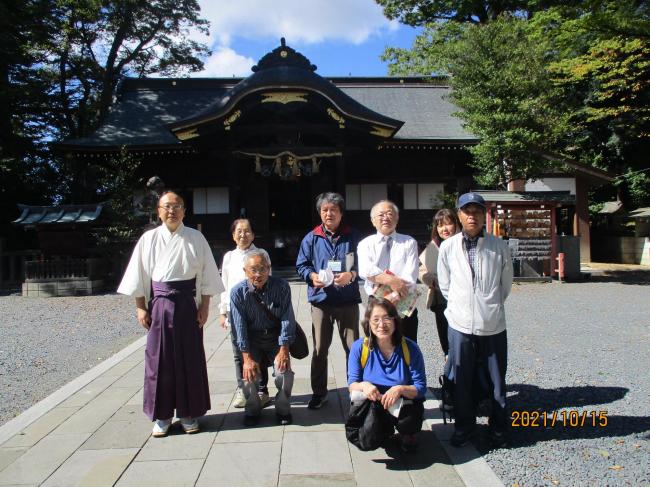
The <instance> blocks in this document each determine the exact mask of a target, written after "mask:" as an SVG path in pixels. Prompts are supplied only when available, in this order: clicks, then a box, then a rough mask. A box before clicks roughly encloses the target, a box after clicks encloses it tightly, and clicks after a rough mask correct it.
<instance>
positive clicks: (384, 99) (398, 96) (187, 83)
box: [60, 77, 477, 150]
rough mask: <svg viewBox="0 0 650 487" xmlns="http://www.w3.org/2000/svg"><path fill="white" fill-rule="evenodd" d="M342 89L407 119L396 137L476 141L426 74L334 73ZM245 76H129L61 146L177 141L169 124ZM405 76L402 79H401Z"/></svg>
mask: <svg viewBox="0 0 650 487" xmlns="http://www.w3.org/2000/svg"><path fill="white" fill-rule="evenodd" d="M330 80H331V82H332V83H333V84H335V85H336V86H337V87H338V88H339V89H340V90H341V91H342V92H343V93H345V94H346V95H347V96H349V97H350V99H351V100H354V101H356V102H358V103H360V104H361V105H363V106H365V107H366V108H367V109H369V110H372V111H374V112H377V113H380V114H382V115H384V116H386V117H389V118H392V119H397V120H401V121H403V122H404V124H403V125H402V126H401V128H400V129H399V130H398V132H397V133H396V134H395V136H394V137H393V139H392V140H393V141H395V142H400V141H428V142H436V141H440V142H458V143H469V144H472V143H475V142H477V138H476V137H475V136H473V135H471V134H470V133H468V132H467V131H466V130H465V129H463V127H462V123H461V120H460V119H459V118H457V117H455V116H453V115H452V114H453V113H454V112H457V111H458V108H457V107H456V106H455V105H453V104H452V103H451V102H450V101H448V99H447V97H448V95H449V93H450V88H449V87H448V86H440V85H437V84H434V83H431V82H429V81H428V80H426V79H422V78H417V79H404V78H351V77H350V78H330ZM239 81H241V80H240V79H234V78H179V79H127V80H125V81H124V82H123V83H122V85H121V87H120V91H119V96H118V100H117V102H116V103H115V104H114V105H113V107H112V108H111V110H110V113H109V116H108V118H107V120H106V122H105V123H103V124H102V126H101V127H100V128H99V129H98V130H97V131H96V132H95V133H94V134H93V135H91V136H89V137H85V138H82V139H74V140H67V141H65V142H64V143H62V144H60V147H61V148H64V149H65V148H71V149H72V148H77V149H82V150H83V149H84V148H86V149H92V148H95V149H99V150H102V149H104V150H106V149H110V148H116V147H120V146H122V145H127V146H131V147H145V148H146V147H160V146H178V147H181V146H182V143H181V141H180V140H178V139H177V138H176V137H175V136H174V134H173V133H172V132H171V131H170V129H169V125H172V124H174V123H176V122H179V121H181V120H184V119H190V118H192V117H197V116H199V115H200V114H201V113H205V112H206V107H208V106H212V107H216V106H219V104H221V103H223V100H224V99H227V97H228V95H229V94H231V92H232V90H233V88H234V86H235V85H236V84H237V83H238V82H239ZM401 81H402V82H401Z"/></svg>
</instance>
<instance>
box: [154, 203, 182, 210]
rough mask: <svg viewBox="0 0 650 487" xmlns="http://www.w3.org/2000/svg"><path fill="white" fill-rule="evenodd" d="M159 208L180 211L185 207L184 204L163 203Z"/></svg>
mask: <svg viewBox="0 0 650 487" xmlns="http://www.w3.org/2000/svg"><path fill="white" fill-rule="evenodd" d="M158 208H161V209H163V210H165V211H180V210H182V209H183V205H179V204H176V205H161V206H159V207H158Z"/></svg>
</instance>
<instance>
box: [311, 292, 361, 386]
mask: <svg viewBox="0 0 650 487" xmlns="http://www.w3.org/2000/svg"><path fill="white" fill-rule="evenodd" d="M311 321H312V328H311V330H312V337H313V341H314V351H313V354H312V356H311V389H312V391H313V392H314V394H317V395H319V396H325V395H327V365H328V363H327V355H328V353H329V348H330V345H331V344H332V335H333V334H334V323H336V325H337V327H338V330H339V338H340V339H341V345H343V350H345V366H346V370H347V365H348V355H349V354H350V348H351V347H352V344H353V343H354V341H355V340H358V339H359V305H358V304H356V303H354V304H348V305H343V306H328V305H325V304H312V306H311Z"/></svg>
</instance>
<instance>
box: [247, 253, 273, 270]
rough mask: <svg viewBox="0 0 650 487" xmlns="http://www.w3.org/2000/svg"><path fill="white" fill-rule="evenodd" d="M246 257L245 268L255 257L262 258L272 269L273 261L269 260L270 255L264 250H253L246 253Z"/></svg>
mask: <svg viewBox="0 0 650 487" xmlns="http://www.w3.org/2000/svg"><path fill="white" fill-rule="evenodd" d="M244 256H245V257H246V260H245V261H244V266H246V264H248V261H249V260H251V259H252V258H254V257H261V258H262V260H263V261H264V262H266V264H267V265H268V266H269V267H271V259H270V258H269V254H267V253H266V252H265V251H264V250H262V249H252V250H247V251H246V253H245V254H244Z"/></svg>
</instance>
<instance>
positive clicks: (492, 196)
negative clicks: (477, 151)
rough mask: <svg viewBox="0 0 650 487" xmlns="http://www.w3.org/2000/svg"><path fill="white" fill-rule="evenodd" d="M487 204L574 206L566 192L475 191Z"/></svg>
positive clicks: (573, 201)
mask: <svg viewBox="0 0 650 487" xmlns="http://www.w3.org/2000/svg"><path fill="white" fill-rule="evenodd" d="M474 192H475V193H478V194H480V195H481V196H482V197H483V199H484V200H485V201H487V202H493V203H506V204H507V203H520V204H521V203H542V204H543V203H567V204H575V202H576V197H575V195H572V194H570V193H569V192H568V191H488V190H477V191H474Z"/></svg>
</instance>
